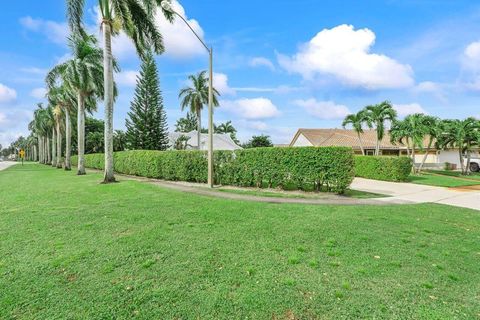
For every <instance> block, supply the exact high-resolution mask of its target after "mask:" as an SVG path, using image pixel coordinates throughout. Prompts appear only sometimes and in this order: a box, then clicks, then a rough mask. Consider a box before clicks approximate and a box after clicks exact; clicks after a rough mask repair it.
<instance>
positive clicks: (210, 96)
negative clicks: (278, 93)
mask: <svg viewBox="0 0 480 320" xmlns="http://www.w3.org/2000/svg"><path fill="white" fill-rule="evenodd" d="M161 6H162V8H163V9H164V10H165V11H168V12H171V13H173V14H175V15H176V16H178V17H180V19H182V20H183V22H185V24H186V25H187V26H188V28H189V29H190V30H191V31H192V32H193V34H194V35H195V36H196V37H197V39H198V40H199V41H200V43H201V44H202V45H203V46H204V47H205V49H207V51H208V54H209V60H210V63H209V64H210V70H209V74H210V75H209V78H208V152H207V157H208V187H210V188H213V186H214V179H213V175H214V172H213V48H211V47H210V48H209V47H208V46H207V45H206V44H205V42H204V41H203V40H202V38H200V36H199V35H198V34H197V33H196V32H195V30H193V28H192V27H191V26H190V24H189V23H188V22H187V20H185V18H184V17H182V16H181V15H180V14H178V12H176V11H175V10H173V8H172V6H171V4H170V2H168V1H162V2H161ZM200 145H201V144H200V141H198V147H199V148H200Z"/></svg>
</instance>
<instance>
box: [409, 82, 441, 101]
mask: <svg viewBox="0 0 480 320" xmlns="http://www.w3.org/2000/svg"><path fill="white" fill-rule="evenodd" d="M413 92H414V93H429V94H431V95H433V96H434V97H435V98H437V99H438V100H440V101H441V102H444V103H446V102H447V100H448V99H447V97H446V95H445V92H444V90H443V88H442V86H441V85H440V84H438V83H436V82H432V81H424V82H420V83H419V84H417V85H416V86H415V87H414V88H413Z"/></svg>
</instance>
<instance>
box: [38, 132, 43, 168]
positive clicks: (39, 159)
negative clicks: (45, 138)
mask: <svg viewBox="0 0 480 320" xmlns="http://www.w3.org/2000/svg"><path fill="white" fill-rule="evenodd" d="M37 145H38V162H40V163H41V162H42V160H41V156H40V153H41V152H40V151H41V145H42V143H41V142H40V137H39V136H37Z"/></svg>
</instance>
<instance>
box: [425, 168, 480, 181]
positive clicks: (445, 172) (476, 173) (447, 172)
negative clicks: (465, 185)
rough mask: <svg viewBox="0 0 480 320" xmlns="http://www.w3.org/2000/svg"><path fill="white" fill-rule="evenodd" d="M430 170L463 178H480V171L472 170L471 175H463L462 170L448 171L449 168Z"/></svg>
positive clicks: (434, 172)
mask: <svg viewBox="0 0 480 320" xmlns="http://www.w3.org/2000/svg"><path fill="white" fill-rule="evenodd" d="M428 172H429V173H433V174H441V175H445V176H451V177H457V178H461V179H472V180H480V173H478V172H471V173H470V174H469V175H462V173H461V172H460V171H447V170H430V171H428Z"/></svg>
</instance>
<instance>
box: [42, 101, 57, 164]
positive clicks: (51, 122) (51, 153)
mask: <svg viewBox="0 0 480 320" xmlns="http://www.w3.org/2000/svg"><path fill="white" fill-rule="evenodd" d="M44 126H45V129H46V130H45V131H46V137H47V164H50V165H52V166H53V167H54V166H55V165H56V160H57V155H56V151H57V148H56V143H57V141H56V134H55V133H56V129H55V116H54V114H53V106H52V105H48V106H47V108H46V109H45V122H44ZM48 132H51V133H52V135H51V136H50V137H49V135H48ZM50 139H51V143H50Z"/></svg>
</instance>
